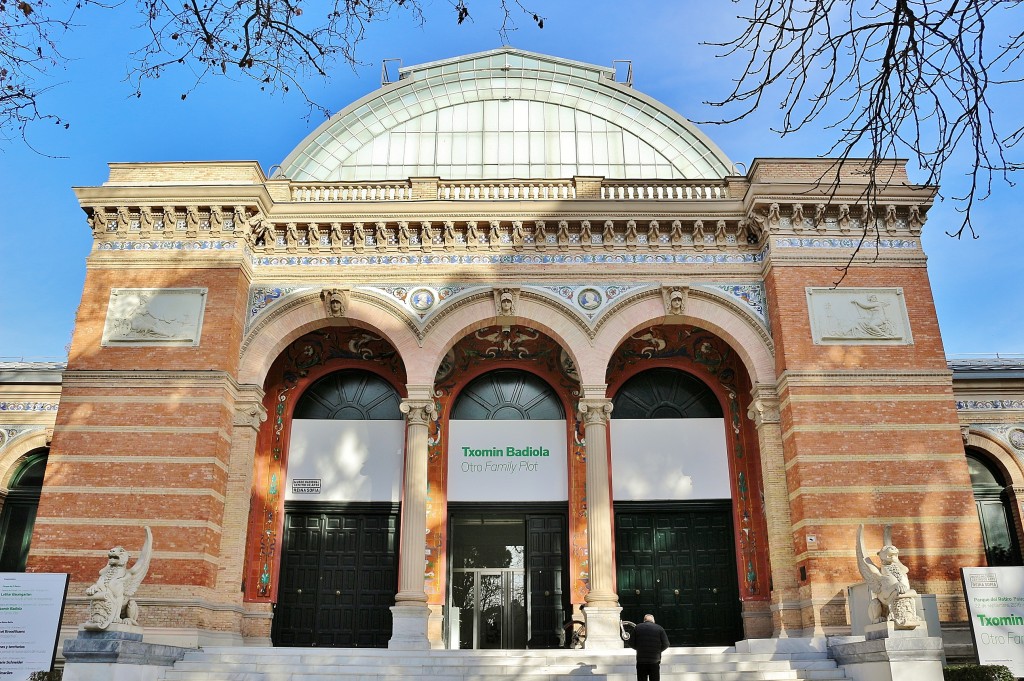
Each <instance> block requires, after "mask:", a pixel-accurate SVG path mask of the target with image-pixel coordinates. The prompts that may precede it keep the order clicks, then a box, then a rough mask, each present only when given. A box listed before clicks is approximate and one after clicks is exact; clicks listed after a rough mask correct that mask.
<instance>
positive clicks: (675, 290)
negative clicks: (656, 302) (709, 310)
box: [661, 286, 688, 317]
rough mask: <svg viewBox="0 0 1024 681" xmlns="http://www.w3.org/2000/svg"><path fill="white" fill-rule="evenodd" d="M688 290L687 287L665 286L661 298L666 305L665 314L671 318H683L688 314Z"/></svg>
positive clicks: (662, 288)
mask: <svg viewBox="0 0 1024 681" xmlns="http://www.w3.org/2000/svg"><path fill="white" fill-rule="evenodd" d="M687 291H688V289H687V288H686V287H685V286H663V287H661V297H662V300H663V302H664V303H665V314H666V315H667V316H669V317H681V316H683V315H684V314H685V313H686V298H687V295H686V294H687Z"/></svg>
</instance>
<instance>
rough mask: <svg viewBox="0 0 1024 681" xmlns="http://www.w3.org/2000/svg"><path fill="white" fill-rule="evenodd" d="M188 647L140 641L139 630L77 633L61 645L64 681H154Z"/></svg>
mask: <svg viewBox="0 0 1024 681" xmlns="http://www.w3.org/2000/svg"><path fill="white" fill-rule="evenodd" d="M188 650H189V649H188V648H179V647H177V646H164V645H158V644H154V643H143V642H142V627H132V626H128V625H124V624H111V625H110V626H109V627H107V629H105V630H103V631H88V630H85V629H79V630H78V638H74V639H71V640H69V641H65V642H64V660H65V664H64V681H156V679H159V678H161V677H162V676H163V674H164V671H166V669H167V668H168V667H170V666H171V665H173V664H174V663H175V662H177V661H178V660H180V659H182V658H183V657H185V653H186V652H188Z"/></svg>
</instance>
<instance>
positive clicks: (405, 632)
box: [388, 605, 430, 650]
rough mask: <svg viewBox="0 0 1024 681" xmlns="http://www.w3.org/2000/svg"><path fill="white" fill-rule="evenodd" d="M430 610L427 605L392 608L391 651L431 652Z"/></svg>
mask: <svg viewBox="0 0 1024 681" xmlns="http://www.w3.org/2000/svg"><path fill="white" fill-rule="evenodd" d="M429 620H430V608H428V607H427V606H426V605H411V606H410V605H402V606H398V605H396V606H393V607H392V608H391V622H392V625H391V640H390V641H388V648H389V649H391V650H430V640H429V639H428V637H427V627H428V624H429Z"/></svg>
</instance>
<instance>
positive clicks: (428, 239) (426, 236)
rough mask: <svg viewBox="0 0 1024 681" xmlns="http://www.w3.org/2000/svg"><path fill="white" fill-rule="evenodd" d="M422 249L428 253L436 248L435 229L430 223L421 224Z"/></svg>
mask: <svg viewBox="0 0 1024 681" xmlns="http://www.w3.org/2000/svg"><path fill="white" fill-rule="evenodd" d="M420 248H422V249H423V250H424V251H427V252H430V250H431V249H433V248H434V227H433V225H431V224H430V223H429V222H421V223H420Z"/></svg>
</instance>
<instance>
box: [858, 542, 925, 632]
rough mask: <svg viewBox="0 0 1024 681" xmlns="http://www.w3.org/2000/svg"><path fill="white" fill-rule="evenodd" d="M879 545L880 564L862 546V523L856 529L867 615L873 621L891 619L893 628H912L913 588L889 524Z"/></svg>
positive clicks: (914, 620) (914, 621) (914, 624)
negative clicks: (867, 593)
mask: <svg viewBox="0 0 1024 681" xmlns="http://www.w3.org/2000/svg"><path fill="white" fill-rule="evenodd" d="M883 544H884V546H882V548H881V549H880V550H879V551H878V554H877V555H878V557H879V559H880V560H881V563H882V564H881V566H877V565H875V562H874V561H873V560H872V559H870V558H868V557H867V556H866V555H865V554H866V551H865V550H864V526H863V525H861V526H860V527H859V528H858V529H857V567H858V568H859V569H860V574H861V577H863V578H864V581H865V582H867V584H868V587H869V588H870V589H871V595H872V596H873V598H872V599H871V603H870V604H869V605H868V617H869V618H870V619H871V622H872V623H874V624H877V623H880V622H885V621H886V620H891V621H892V622H893V623H894V624H895V625H896V628H897V629H916V628H917V627H918V626H919V625H920V624H921V620H919V619H918V617H917V598H916V597H917V592H916V591H914V590H913V589H911V588H910V580H908V579H907V574H908V573H909V572H910V570H909V569H908V568H907V566H906V565H904V564H903V563H901V562H900V558H899V555H900V552H899V549H897V548H896V547H895V546H893V544H892V526H891V525H886V526H885V532H884V539H883Z"/></svg>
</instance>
